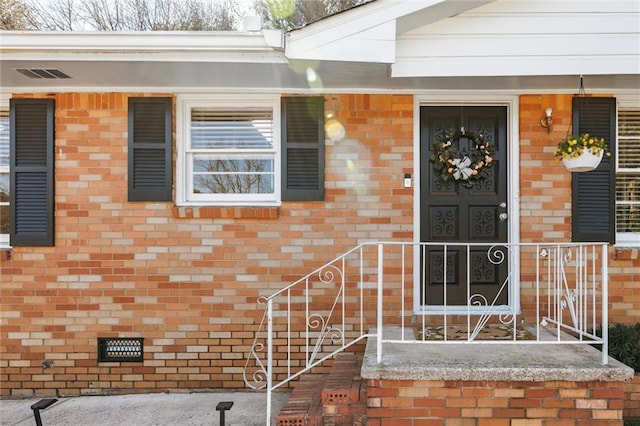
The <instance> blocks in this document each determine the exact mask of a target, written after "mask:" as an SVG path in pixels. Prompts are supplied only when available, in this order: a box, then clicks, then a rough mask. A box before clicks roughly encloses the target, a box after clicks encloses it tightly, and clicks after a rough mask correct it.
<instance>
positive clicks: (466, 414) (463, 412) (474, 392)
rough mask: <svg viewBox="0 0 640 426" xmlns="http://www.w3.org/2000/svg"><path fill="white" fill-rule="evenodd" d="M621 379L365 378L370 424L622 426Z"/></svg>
mask: <svg viewBox="0 0 640 426" xmlns="http://www.w3.org/2000/svg"><path fill="white" fill-rule="evenodd" d="M623 387H624V385H623V383H622V382H573V381H572V382H544V383H539V382H501V381H486V382H472V381H410V380H368V381H367V400H368V401H367V425H368V426H450V425H456V426H465V425H469V426H485V425H486V426H577V425H582V424H584V425H586V424H588V425H590V426H598V425H601V426H605V425H606V426H614V425H622V407H623V397H624V390H623Z"/></svg>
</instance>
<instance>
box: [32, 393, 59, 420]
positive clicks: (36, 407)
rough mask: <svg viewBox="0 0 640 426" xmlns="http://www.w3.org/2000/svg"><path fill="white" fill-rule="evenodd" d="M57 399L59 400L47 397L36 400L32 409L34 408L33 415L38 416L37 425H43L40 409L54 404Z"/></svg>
mask: <svg viewBox="0 0 640 426" xmlns="http://www.w3.org/2000/svg"><path fill="white" fill-rule="evenodd" d="M56 401H57V399H56V398H46V399H41V400H40V401H38V402H36V403H35V404H33V405H32V406H31V409H32V410H33V417H35V418H36V426H42V419H41V418H40V410H44V409H45V408H48V407H50V406H52V405H53V404H54V403H55V402H56Z"/></svg>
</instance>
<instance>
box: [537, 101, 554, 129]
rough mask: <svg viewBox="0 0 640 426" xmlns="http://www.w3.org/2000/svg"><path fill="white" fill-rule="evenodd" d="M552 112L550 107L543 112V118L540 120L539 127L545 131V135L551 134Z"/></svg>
mask: <svg viewBox="0 0 640 426" xmlns="http://www.w3.org/2000/svg"><path fill="white" fill-rule="evenodd" d="M552 113H553V110H552V109H551V107H549V108H547V109H545V110H544V117H542V118H541V119H540V125H541V126H542V127H544V128H545V129H547V133H551V129H552V128H553V117H552V115H551V114H552Z"/></svg>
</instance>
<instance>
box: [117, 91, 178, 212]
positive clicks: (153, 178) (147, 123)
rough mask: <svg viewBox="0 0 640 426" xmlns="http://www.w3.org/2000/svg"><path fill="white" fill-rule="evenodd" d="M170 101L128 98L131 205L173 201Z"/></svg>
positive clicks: (164, 99)
mask: <svg viewBox="0 0 640 426" xmlns="http://www.w3.org/2000/svg"><path fill="white" fill-rule="evenodd" d="M171 114H172V100H171V98H129V128H128V129H129V201H171V188H172V186H171V183H172V182H173V172H172V170H173V167H172V156H171V154H172V151H171V145H172V144H171V142H172V137H171V135H172V133H171V126H172V121H173V119H172V115H171Z"/></svg>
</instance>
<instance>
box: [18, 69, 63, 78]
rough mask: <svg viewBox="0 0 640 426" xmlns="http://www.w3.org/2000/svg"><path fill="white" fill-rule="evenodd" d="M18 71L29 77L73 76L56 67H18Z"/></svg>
mask: <svg viewBox="0 0 640 426" xmlns="http://www.w3.org/2000/svg"><path fill="white" fill-rule="evenodd" d="M16 71H18V72H19V73H20V74H22V75H24V76H27V77H29V78H71V77H70V76H68V75H67V74H65V73H63V72H62V71H60V70H58V69H55V68H47V69H44V68H16Z"/></svg>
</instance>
